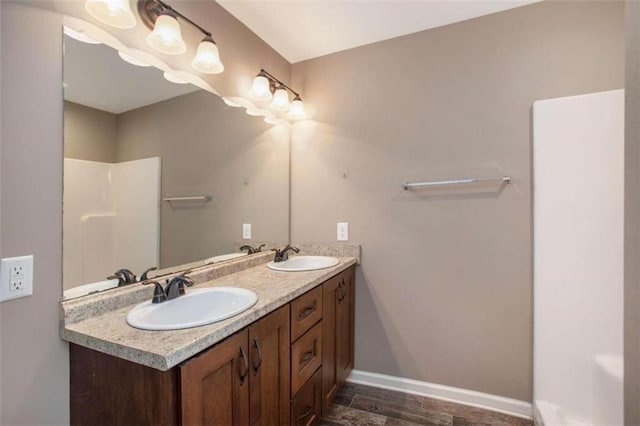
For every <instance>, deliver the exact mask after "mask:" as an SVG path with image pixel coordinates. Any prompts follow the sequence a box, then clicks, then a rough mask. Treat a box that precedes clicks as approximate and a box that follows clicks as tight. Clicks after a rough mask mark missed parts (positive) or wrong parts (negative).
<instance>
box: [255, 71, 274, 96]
mask: <svg viewBox="0 0 640 426" xmlns="http://www.w3.org/2000/svg"><path fill="white" fill-rule="evenodd" d="M249 97H250V98H252V99H255V100H256V101H270V100H271V98H272V97H273V95H272V94H271V87H270V86H269V79H268V78H267V77H265V76H263V75H258V76H257V77H256V78H255V79H254V80H253V84H252V85H251V89H250V90H249Z"/></svg>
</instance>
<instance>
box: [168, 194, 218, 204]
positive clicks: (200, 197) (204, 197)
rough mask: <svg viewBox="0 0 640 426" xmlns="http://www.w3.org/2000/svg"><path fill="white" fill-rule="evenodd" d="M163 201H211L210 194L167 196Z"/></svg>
mask: <svg viewBox="0 0 640 426" xmlns="http://www.w3.org/2000/svg"><path fill="white" fill-rule="evenodd" d="M162 200H163V201H168V202H172V201H204V202H205V203H208V202H209V201H211V195H197V196H194V197H167V198H163V199H162Z"/></svg>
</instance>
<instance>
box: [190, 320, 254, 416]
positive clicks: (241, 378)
mask: <svg viewBox="0 0 640 426" xmlns="http://www.w3.org/2000/svg"><path fill="white" fill-rule="evenodd" d="M248 334H249V332H248V331H247V330H244V331H241V332H239V333H237V334H234V335H233V336H231V337H229V338H227V339H225V340H224V341H223V342H221V343H219V344H217V345H215V346H214V347H213V348H211V349H209V350H207V351H205V352H203V353H202V354H200V355H199V356H195V357H194V358H191V359H190V360H189V361H186V362H185V363H183V364H181V365H180V366H179V367H178V376H179V378H180V380H179V382H180V391H179V392H178V394H179V395H180V420H181V424H182V425H190V426H191V425H193V426H197V425H229V426H231V425H234V426H235V425H246V424H248V423H249V380H250V376H249V375H250V367H249V358H248V348H247V341H248Z"/></svg>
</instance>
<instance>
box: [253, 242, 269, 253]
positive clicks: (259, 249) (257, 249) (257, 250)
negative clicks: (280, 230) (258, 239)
mask: <svg viewBox="0 0 640 426" xmlns="http://www.w3.org/2000/svg"><path fill="white" fill-rule="evenodd" d="M266 246H267V245H266V244H260V245H259V246H258V247H257V248H256V249H255V251H254V253H260V252H262V247H266Z"/></svg>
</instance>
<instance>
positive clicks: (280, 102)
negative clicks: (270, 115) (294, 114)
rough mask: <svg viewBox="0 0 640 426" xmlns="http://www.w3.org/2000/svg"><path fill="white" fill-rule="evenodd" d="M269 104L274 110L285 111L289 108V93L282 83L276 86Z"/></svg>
mask: <svg viewBox="0 0 640 426" xmlns="http://www.w3.org/2000/svg"><path fill="white" fill-rule="evenodd" d="M270 106H271V109H273V110H274V111H286V110H288V109H289V93H287V89H285V88H284V86H283V85H280V86H278V88H277V89H276V91H275V93H274V94H273V100H272V101H271V105H270Z"/></svg>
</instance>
